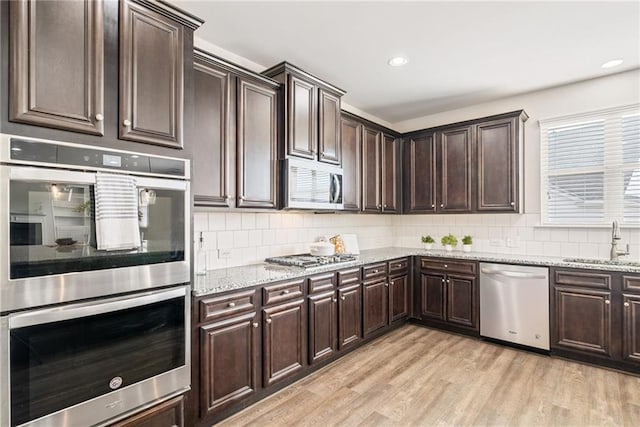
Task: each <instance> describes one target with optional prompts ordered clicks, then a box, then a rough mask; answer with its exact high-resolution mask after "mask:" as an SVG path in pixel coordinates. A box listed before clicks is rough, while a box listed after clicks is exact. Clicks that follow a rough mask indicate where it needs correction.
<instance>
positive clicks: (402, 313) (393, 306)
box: [389, 275, 409, 323]
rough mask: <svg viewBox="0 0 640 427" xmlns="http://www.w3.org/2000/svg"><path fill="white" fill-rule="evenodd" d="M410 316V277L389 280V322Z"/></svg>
mask: <svg viewBox="0 0 640 427" xmlns="http://www.w3.org/2000/svg"><path fill="white" fill-rule="evenodd" d="M408 315H409V276H407V275H404V276H398V277H392V278H391V279H389V322H390V323H391V322H394V321H396V320H400V319H403V318H405V317H407V316H408Z"/></svg>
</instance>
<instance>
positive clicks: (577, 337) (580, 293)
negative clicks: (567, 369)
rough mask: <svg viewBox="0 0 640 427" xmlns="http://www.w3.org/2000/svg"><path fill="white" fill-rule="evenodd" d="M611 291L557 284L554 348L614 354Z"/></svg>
mask: <svg viewBox="0 0 640 427" xmlns="http://www.w3.org/2000/svg"><path fill="white" fill-rule="evenodd" d="M611 318H612V316H611V292H604V291H594V290H583V289H573V288H564V287H556V288H555V334H554V335H555V337H554V338H555V339H554V341H555V343H554V344H555V345H554V347H555V348H560V349H565V350H578V351H580V352H585V353H591V354H595V355H599V356H607V357H611V356H612V352H611Z"/></svg>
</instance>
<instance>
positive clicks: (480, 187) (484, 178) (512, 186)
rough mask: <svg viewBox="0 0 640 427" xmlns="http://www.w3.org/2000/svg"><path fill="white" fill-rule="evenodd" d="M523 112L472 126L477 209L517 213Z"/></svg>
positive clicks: (520, 196) (521, 163) (520, 193)
mask: <svg viewBox="0 0 640 427" xmlns="http://www.w3.org/2000/svg"><path fill="white" fill-rule="evenodd" d="M527 118H528V117H527V116H526V114H525V113H524V112H522V113H521V114H519V115H518V116H514V117H506V118H504V119H498V120H492V121H488V122H484V123H480V124H478V125H476V158H477V167H478V171H477V175H476V179H477V198H476V199H477V201H476V203H477V210H478V211H491V212H497V211H504V212H520V211H521V205H522V191H520V185H521V181H520V176H521V175H522V168H523V166H524V165H523V163H524V162H523V161H522V155H523V153H522V150H523V148H522V144H521V141H523V140H524V125H523V124H524V121H525V120H527Z"/></svg>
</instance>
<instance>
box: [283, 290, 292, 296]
mask: <svg viewBox="0 0 640 427" xmlns="http://www.w3.org/2000/svg"><path fill="white" fill-rule="evenodd" d="M289 292H291V291H289V289H285V290H284V291H282V295H287V294H288V293H289Z"/></svg>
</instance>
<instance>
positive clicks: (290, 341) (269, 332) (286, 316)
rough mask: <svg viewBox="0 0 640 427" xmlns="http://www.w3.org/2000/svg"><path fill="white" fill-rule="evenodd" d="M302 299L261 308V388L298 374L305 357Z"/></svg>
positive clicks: (305, 343)
mask: <svg viewBox="0 0 640 427" xmlns="http://www.w3.org/2000/svg"><path fill="white" fill-rule="evenodd" d="M304 306H305V300H304V299H302V298H301V299H298V300H295V301H292V302H289V303H286V304H279V305H275V306H273V307H267V308H263V309H262V322H263V324H262V327H263V329H262V334H263V335H262V346H263V348H262V351H263V360H262V364H263V368H262V375H263V385H264V386H265V387H267V386H270V385H272V384H274V383H276V382H278V381H281V380H283V379H285V378H289V377H291V376H293V375H295V374H296V373H298V372H300V371H301V370H302V369H303V368H304V366H305V360H306V356H307V351H306V348H307V322H306V320H305V319H306V317H305V308H304Z"/></svg>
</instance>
